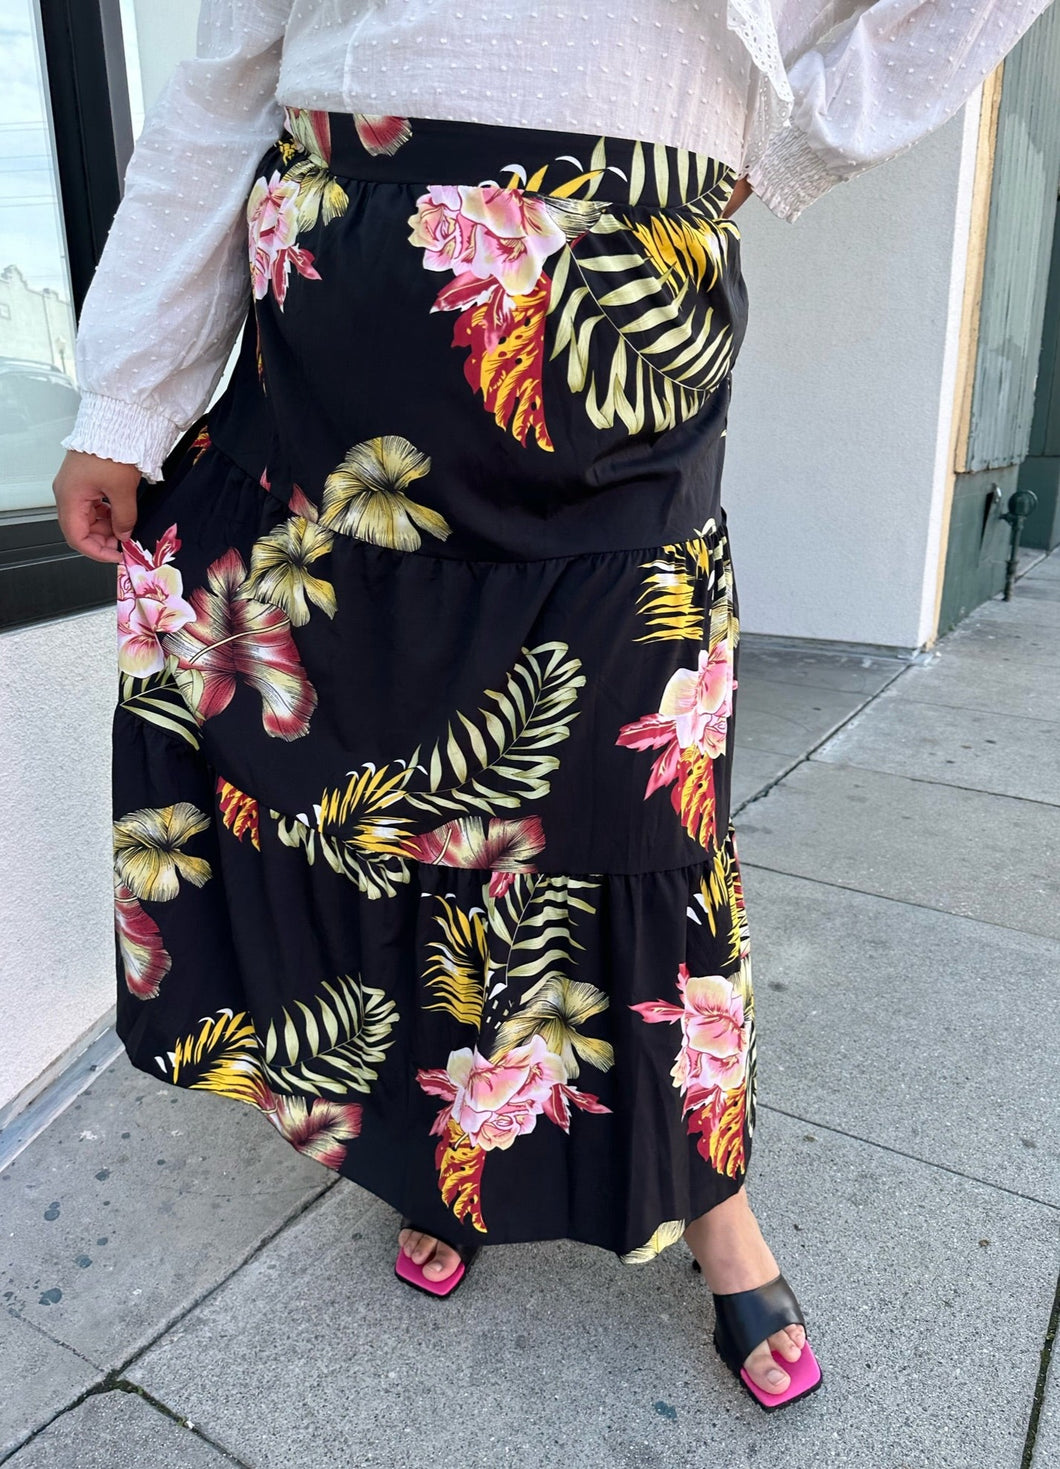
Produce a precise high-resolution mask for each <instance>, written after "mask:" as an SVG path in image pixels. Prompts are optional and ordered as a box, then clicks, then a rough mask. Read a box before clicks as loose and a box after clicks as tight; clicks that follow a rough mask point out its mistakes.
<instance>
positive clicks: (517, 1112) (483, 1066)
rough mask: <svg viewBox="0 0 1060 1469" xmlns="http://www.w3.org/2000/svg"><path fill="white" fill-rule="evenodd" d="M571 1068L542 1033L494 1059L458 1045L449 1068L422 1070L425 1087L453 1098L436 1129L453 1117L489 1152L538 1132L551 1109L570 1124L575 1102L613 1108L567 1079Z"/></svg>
mask: <svg viewBox="0 0 1060 1469" xmlns="http://www.w3.org/2000/svg"><path fill="white" fill-rule="evenodd" d="M566 1075H567V1072H566V1069H565V1067H564V1065H563V1062H562V1060H561V1059H560V1057H559V1056H556V1055H554V1054H553V1053H552V1052H551V1051H550V1050H549V1049H548V1047H547V1046H546V1044H545V1042H544V1039H543V1038H542V1037H541V1036H540V1035H534V1036H531V1038H530V1040H529V1041H527V1043H526V1044H525V1045H523V1046H516V1047H514V1048H513V1049H512V1050H510V1051H507V1052H505V1054H504V1055H503V1056H502V1057H500V1059H499V1060H497V1061H488V1060H487V1059H486V1057H485V1056H483V1055H482V1054H481V1053H480V1052H479V1050H478V1049H477V1048H476V1049H475V1050H468V1049H467V1048H465V1049H464V1050H461V1051H453V1052H452V1053H451V1054H450V1056H449V1063H448V1066H447V1068H446V1070H445V1071H420V1072H417V1076H416V1079H417V1081H418V1082H419V1083H420V1086H422V1087H423V1089H424V1091H426V1092H429V1093H430V1094H431V1095H433V1096H440V1097H444V1098H445V1100H446V1101H447V1102H448V1103H449V1105H448V1106H447V1107H444V1108H443V1109H442V1111H441V1112H439V1114H438V1116H437V1117H436V1118H435V1121H434V1125H433V1126H432V1128H431V1133H432V1135H442V1134H444V1133H445V1131H446V1129H447V1128H448V1125H449V1122H450V1119H451V1120H452V1121H453V1122H454V1123H455V1124H456V1125H457V1127H459V1128H460V1130H461V1131H462V1132H463V1133H465V1134H466V1135H467V1138H468V1141H469V1142H470V1143H471V1144H472V1146H473V1147H476V1148H481V1149H482V1151H483V1152H492V1151H493V1149H495V1148H500V1149H507V1148H510V1147H511V1145H512V1143H513V1142H514V1141H515V1139H516V1138H517V1137H522V1136H523V1135H524V1134H525V1133H528V1132H533V1130H534V1128H535V1126H536V1125H537V1119H538V1117H540V1116H542V1115H545V1116H547V1117H548V1118H549V1119H550V1120H551V1121H553V1122H556V1123H558V1125H559V1126H560V1127H562V1128H564V1130H567V1129H568V1127H569V1122H570V1107H569V1104H570V1103H571V1102H573V1103H574V1105H575V1106H577V1107H580V1108H582V1109H583V1110H584V1111H588V1112H609V1111H610V1108H609V1107H604V1106H603V1105H602V1104H601V1103H600V1102H599V1101H597V1099H596V1097H594V1096H592V1095H590V1094H589V1093H588V1092H580V1091H578V1089H577V1088H576V1087H572V1086H568V1085H567V1083H566V1079H565V1078H566Z"/></svg>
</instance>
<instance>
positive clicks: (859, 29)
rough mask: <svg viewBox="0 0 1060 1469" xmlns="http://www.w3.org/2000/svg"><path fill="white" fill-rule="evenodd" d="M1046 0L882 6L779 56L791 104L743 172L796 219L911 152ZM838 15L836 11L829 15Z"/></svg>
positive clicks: (916, 1) (886, 1) (939, 0)
mask: <svg viewBox="0 0 1060 1469" xmlns="http://www.w3.org/2000/svg"><path fill="white" fill-rule="evenodd" d="M1049 4H1050V0H878V3H877V4H875V5H856V6H853V7H843V8H845V9H848V10H852V13H848V14H846V15H845V17H844V18H843V19H842V20H841V21H840V22H839V23H838V24H836V25H834V26H833V27H832V29H831V30H830V31H828V32H827V33H826V34H825V35H824V36H823V37H821V38H820V39H819V40H818V41H817V42H816V44H814V45H812V46H809V47H808V48H807V49H805V50H802V51H798V50H796V53H795V54H794V55H787V56H785V65H786V69H787V75H788V79H789V82H790V84H791V90H792V94H793V97H794V104H793V108H792V112H791V116H790V119H789V122H788V124H787V125H785V126H784V127H782V128H779V129H778V130H777V131H776V132H774V134H773V136H772V137H771V139H770V140H769V143H768V145H767V146H766V149H765V152H764V153H763V154H762V156H761V157H760V158H759V159H758V160H757V161H756V162H755V163H754V164H753V165H752V166H751V168H750V169H749V170H748V179H749V181H750V183H751V186H752V188H753V189H754V190H755V192H756V193H757V194H758V195H759V196H760V197H761V198H762V200H763V202H764V203H765V204H766V205H768V207H769V208H770V209H771V210H772V211H773V212H774V213H775V214H778V215H779V216H780V217H781V218H782V219H788V220H793V219H795V218H796V217H797V215H798V214H799V213H801V211H802V210H803V209H805V208H806V206H807V205H808V204H811V203H812V202H813V201H814V200H815V199H817V198H819V197H820V195H822V194H824V193H825V192H826V191H827V190H828V189H830V188H832V186H833V185H834V184H837V183H840V182H841V181H842V180H844V179H848V178H851V177H853V175H855V174H857V173H861V172H863V171H864V170H865V169H867V168H871V167H872V166H873V165H874V164H877V163H882V162H884V161H885V160H886V159H888V158H892V157H894V156H895V155H896V154H898V153H901V152H904V151H905V149H907V148H910V147H912V145H913V144H914V143H916V142H917V141H918V140H919V139H920V138H922V137H924V136H925V134H927V133H929V132H931V131H932V130H933V129H934V128H936V127H938V126H940V125H941V124H942V123H944V122H945V121H946V120H947V119H948V118H950V117H952V116H953V115H954V113H956V112H957V111H958V109H959V108H960V107H961V106H962V105H963V103H964V102H966V101H967V99H968V98H969V97H970V96H971V94H972V92H974V90H975V88H976V87H977V86H978V85H979V84H980V82H982V81H983V80H984V78H985V77H986V76H987V75H988V74H989V73H990V72H991V71H993V69H994V67H995V66H996V65H997V64H998V62H999V61H1001V60H1002V59H1003V58H1004V57H1005V56H1006V55H1007V54H1008V52H1009V51H1010V50H1011V49H1012V47H1013V46H1014V45H1015V44H1016V42H1017V41H1018V40H1019V39H1020V37H1021V36H1022V35H1023V33H1024V32H1025V31H1026V30H1027V29H1028V27H1029V26H1030V25H1031V23H1032V22H1033V21H1034V20H1035V19H1036V18H1037V17H1038V16H1039V15H1040V14H1041V13H1042V12H1043V11H1044V10H1045V9H1047V7H1048V5H1049ZM833 13H834V12H833Z"/></svg>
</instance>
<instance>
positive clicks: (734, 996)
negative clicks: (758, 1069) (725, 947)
mask: <svg viewBox="0 0 1060 1469" xmlns="http://www.w3.org/2000/svg"><path fill="white" fill-rule="evenodd" d="M677 988H678V990H679V991H680V994H681V1001H682V1003H681V1004H680V1005H671V1004H667V1003H666V1001H664V1000H649V1001H647V1002H646V1003H643V1004H640V1005H632V1006H630V1008H631V1009H633V1010H636V1011H637V1013H638V1014H639V1015H641V1016H643V1018H644V1019H645V1020H647V1021H651V1022H654V1023H659V1022H673V1021H675V1020H676V1021H680V1023H681V1042H682V1043H681V1049H680V1050H679V1051H678V1053H677V1059H676V1061H675V1062H674V1065H673V1069H672V1070H671V1072H670V1075H671V1076H672V1077H673V1082H674V1086H675V1087H678V1088H679V1089H680V1091H681V1093H682V1095H683V1097H684V1108H683V1111H684V1112H685V1113H687V1112H691V1111H694V1110H695V1109H696V1108H698V1107H703V1106H710V1105H712V1104H716V1103H718V1102H720V1101H721V1094H722V1093H723V1092H732V1091H736V1090H738V1089H739V1088H740V1087H741V1086H742V1085H743V1083H744V1076H745V1071H746V1062H747V1042H748V1036H749V1032H750V1020H748V1019H746V1018H745V1016H744V1008H743V1000H742V999H741V997H740V995H739V994H738V993H737V991H736V989H735V986H734V985H733V984H732V981H731V980H728V979H724V978H723V977H722V976H721V975H720V974H707V975H690V974H689V972H688V967H687V965H685V964H682V965H680V966H679V968H678V972H677Z"/></svg>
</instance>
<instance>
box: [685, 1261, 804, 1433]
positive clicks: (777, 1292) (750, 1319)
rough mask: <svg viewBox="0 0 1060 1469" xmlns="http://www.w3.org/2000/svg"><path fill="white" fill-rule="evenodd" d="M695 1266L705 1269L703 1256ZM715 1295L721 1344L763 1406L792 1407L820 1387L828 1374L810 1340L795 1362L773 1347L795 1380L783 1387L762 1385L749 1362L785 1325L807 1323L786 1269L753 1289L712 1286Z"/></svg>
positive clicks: (720, 1351) (720, 1352)
mask: <svg viewBox="0 0 1060 1469" xmlns="http://www.w3.org/2000/svg"><path fill="white" fill-rule="evenodd" d="M692 1268H693V1269H694V1270H697V1271H698V1270H699V1261H698V1260H694V1261H693V1262H692ZM700 1273H702V1272H700ZM711 1294H712V1295H713V1297H714V1346H715V1349H716V1350H717V1353H718V1355H719V1357H720V1358H721V1360H722V1361H723V1362H724V1363H725V1365H726V1367H728V1368H729V1370H730V1371H731V1372H732V1374H733V1376H734V1377H736V1379H737V1381H739V1382H741V1383H742V1384H743V1386H744V1387H745V1388H746V1390H747V1391H748V1392H749V1393H750V1395H751V1397H753V1398H754V1400H755V1402H756V1403H757V1404H758V1406H759V1407H760V1408H764V1409H765V1411H766V1412H767V1413H772V1412H773V1411H774V1410H775V1409H776V1408H783V1407H786V1406H787V1404H788V1403H794V1402H797V1401H798V1399H799V1398H804V1397H806V1396H807V1395H808V1394H809V1393H812V1392H816V1391H817V1389H818V1388H819V1387H820V1385H821V1383H822V1382H823V1381H824V1374H823V1373H822V1371H821V1367H820V1364H819V1362H818V1361H817V1358H816V1357H815V1356H814V1354H813V1348H812V1347H811V1346H810V1343H809V1340H808V1339H807V1341H806V1342H805V1343H804V1345H803V1348H802V1352H801V1354H800V1356H799V1358H798V1360H797V1361H795V1362H789V1361H787V1359H786V1358H784V1357H782V1356H781V1354H780V1353H779V1352H778V1351H774V1352H773V1360H774V1361H775V1362H776V1363H777V1365H778V1367H783V1369H784V1371H785V1372H786V1373H787V1374H788V1376H789V1377H790V1379H791V1380H790V1381H789V1383H788V1385H787V1387H786V1388H785V1389H784V1391H783V1392H778V1393H775V1392H767V1391H766V1390H765V1388H761V1387H759V1386H758V1384H757V1383H756V1382H755V1381H754V1379H753V1378H752V1377H751V1376H750V1374H749V1373H748V1371H747V1369H746V1368H745V1367H744V1365H743V1364H744V1362H745V1361H746V1360H747V1358H748V1357H749V1356H750V1355H751V1353H752V1352H753V1351H754V1349H755V1347H756V1346H758V1344H759V1343H760V1342H763V1341H765V1340H766V1338H767V1337H770V1336H772V1335H773V1333H774V1332H775V1331H780V1330H781V1328H782V1327H785V1326H793V1325H799V1326H803V1327H805V1325H806V1320H805V1318H804V1316H803V1314H802V1311H801V1309H800V1307H799V1303H798V1300H797V1299H796V1297H795V1292H794V1291H793V1290H792V1288H791V1286H790V1285H789V1284H788V1282H787V1281H786V1280H785V1279H784V1276H783V1274H780V1275H777V1276H775V1277H774V1278H773V1279H772V1280H767V1281H766V1282H765V1284H764V1285H756V1286H754V1287H753V1288H752V1289H751V1290H737V1291H729V1292H726V1293H723V1294H719V1293H718V1292H717V1291H712V1292H711Z"/></svg>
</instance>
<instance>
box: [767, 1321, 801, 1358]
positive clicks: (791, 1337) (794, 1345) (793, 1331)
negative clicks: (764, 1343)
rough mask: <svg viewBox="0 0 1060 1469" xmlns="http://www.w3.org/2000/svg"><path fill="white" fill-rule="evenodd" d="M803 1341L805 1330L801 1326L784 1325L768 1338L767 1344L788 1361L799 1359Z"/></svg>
mask: <svg viewBox="0 0 1060 1469" xmlns="http://www.w3.org/2000/svg"><path fill="white" fill-rule="evenodd" d="M805 1342H806V1332H805V1331H804V1330H803V1328H802V1327H801V1326H785V1327H783V1328H782V1329H781V1330H780V1331H775V1332H774V1333H773V1335H772V1336H771V1337H770V1338H769V1345H770V1346H771V1347H775V1348H776V1349H777V1351H778V1352H779V1353H780V1355H781V1356H782V1357H785V1358H786V1359H787V1360H788V1361H789V1362H797V1361H798V1360H799V1358H800V1357H801V1356H802V1349H803V1346H804V1344H805Z"/></svg>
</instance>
